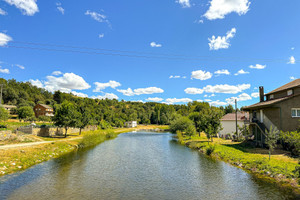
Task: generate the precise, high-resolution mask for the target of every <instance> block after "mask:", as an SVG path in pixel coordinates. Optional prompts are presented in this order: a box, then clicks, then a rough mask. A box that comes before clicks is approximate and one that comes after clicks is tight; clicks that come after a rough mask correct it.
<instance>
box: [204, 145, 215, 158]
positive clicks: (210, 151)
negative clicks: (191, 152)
mask: <svg viewBox="0 0 300 200" xmlns="http://www.w3.org/2000/svg"><path fill="white" fill-rule="evenodd" d="M214 151H215V145H209V146H208V148H207V149H206V155H208V156H209V155H211V154H212V153H213V152H214Z"/></svg>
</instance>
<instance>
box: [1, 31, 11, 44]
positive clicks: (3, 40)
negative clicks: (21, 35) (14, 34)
mask: <svg viewBox="0 0 300 200" xmlns="http://www.w3.org/2000/svg"><path fill="white" fill-rule="evenodd" d="M10 41H12V38H11V37H10V36H8V35H6V34H4V33H0V46H5V45H7V44H8V42H10Z"/></svg>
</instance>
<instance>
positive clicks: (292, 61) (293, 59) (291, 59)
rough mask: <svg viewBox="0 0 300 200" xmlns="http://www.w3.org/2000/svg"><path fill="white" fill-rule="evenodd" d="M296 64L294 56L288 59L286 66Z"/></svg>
mask: <svg viewBox="0 0 300 200" xmlns="http://www.w3.org/2000/svg"><path fill="white" fill-rule="evenodd" d="M295 63H296V59H295V57H294V56H291V57H290V59H289V62H288V64H295Z"/></svg>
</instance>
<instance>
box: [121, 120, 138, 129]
mask: <svg viewBox="0 0 300 200" xmlns="http://www.w3.org/2000/svg"><path fill="white" fill-rule="evenodd" d="M124 125H125V127H127V128H134V127H137V121H128V122H125V124H124Z"/></svg>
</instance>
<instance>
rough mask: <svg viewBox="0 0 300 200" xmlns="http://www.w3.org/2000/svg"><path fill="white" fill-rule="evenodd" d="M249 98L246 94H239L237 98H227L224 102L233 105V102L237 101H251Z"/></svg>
mask: <svg viewBox="0 0 300 200" xmlns="http://www.w3.org/2000/svg"><path fill="white" fill-rule="evenodd" d="M251 99H252V98H251V96H250V95H249V94H247V93H242V94H240V95H239V96H238V97H231V98H227V99H226V101H227V103H228V104H234V103H235V100H237V101H247V100H251Z"/></svg>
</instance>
